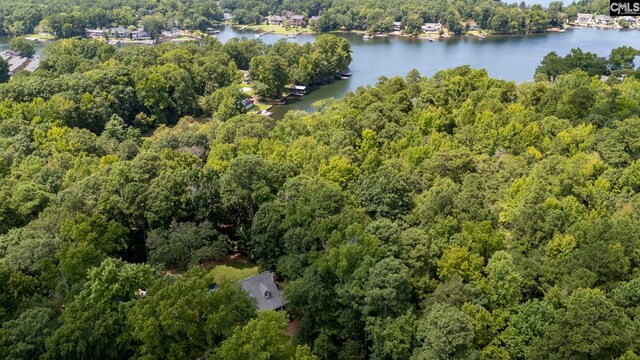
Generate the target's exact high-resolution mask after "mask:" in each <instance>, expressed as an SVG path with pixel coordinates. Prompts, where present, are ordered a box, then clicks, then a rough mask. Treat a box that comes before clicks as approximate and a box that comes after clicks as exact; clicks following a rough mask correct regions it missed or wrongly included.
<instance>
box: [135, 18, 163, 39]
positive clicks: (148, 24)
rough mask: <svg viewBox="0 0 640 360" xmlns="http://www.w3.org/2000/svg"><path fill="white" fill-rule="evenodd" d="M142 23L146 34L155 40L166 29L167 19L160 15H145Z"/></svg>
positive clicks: (141, 20)
mask: <svg viewBox="0 0 640 360" xmlns="http://www.w3.org/2000/svg"><path fill="white" fill-rule="evenodd" d="M140 23H141V24H142V27H143V28H144V30H145V31H146V32H148V33H149V34H151V36H152V37H153V38H154V39H155V38H157V37H158V35H160V33H161V32H162V30H163V29H164V28H165V19H164V18H163V17H162V15H160V14H154V15H145V16H143V17H142V19H140Z"/></svg>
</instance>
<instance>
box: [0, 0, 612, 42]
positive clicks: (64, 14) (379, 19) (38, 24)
mask: <svg viewBox="0 0 640 360" xmlns="http://www.w3.org/2000/svg"><path fill="white" fill-rule="evenodd" d="M608 8H609V2H608V1H605V0H581V1H578V2H575V3H572V4H570V5H568V6H565V5H563V3H562V1H555V2H552V3H550V4H549V6H548V8H547V9H544V8H543V7H542V6H540V5H536V4H533V5H529V4H526V3H525V2H524V1H522V2H520V3H516V2H513V3H509V4H508V3H505V2H500V1H494V0H448V1H439V0H403V1H400V2H399V1H397V0H303V1H298V0H295V1H294V0H220V1H219V2H216V1H214V0H204V1H200V0H197V1H195V0H179V1H178V0H163V1H141V0H118V1H99V2H96V1H78V0H54V1H42V0H30V1H15V0H0V34H10V35H24V34H29V33H33V32H34V31H35V30H36V28H38V29H39V30H40V31H49V32H51V33H53V34H54V35H55V36H57V37H63V38H68V37H74V36H83V35H84V31H85V29H86V28H104V27H108V26H116V25H119V26H124V27H132V26H137V25H139V24H142V25H145V27H146V28H147V29H149V30H150V31H152V32H154V33H158V32H159V30H161V29H162V28H163V27H169V28H171V27H174V26H178V27H180V28H184V29H191V30H201V31H205V30H206V29H207V28H209V27H212V26H215V25H217V24H220V23H221V22H222V21H223V12H229V13H230V14H231V15H232V16H233V21H234V22H235V23H238V24H255V23H262V22H264V18H265V17H266V16H269V15H276V14H278V15H279V14H283V13H285V12H289V13H298V14H302V15H306V16H307V17H311V16H319V19H318V21H317V22H316V23H314V24H313V26H314V29H315V30H317V31H331V30H339V29H346V30H368V31H385V32H386V31H388V30H389V28H390V27H391V25H392V23H393V22H394V21H401V22H402V23H403V28H404V29H405V31H406V32H408V33H412V32H415V31H419V30H420V27H421V26H422V25H423V24H424V22H441V23H442V24H443V25H445V26H446V27H447V28H448V29H449V30H450V31H451V32H452V33H459V32H460V31H462V30H463V28H464V25H463V23H464V22H466V21H469V20H474V21H476V23H477V25H478V26H480V27H481V28H482V29H486V30H490V31H493V32H497V33H523V32H541V31H544V30H546V29H547V28H548V27H550V26H558V25H561V24H562V23H563V21H564V20H566V19H571V20H575V18H576V15H577V14H578V13H579V12H582V13H584V12H586V13H599V14H607V13H608Z"/></svg>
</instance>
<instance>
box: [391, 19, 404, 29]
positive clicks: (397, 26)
mask: <svg viewBox="0 0 640 360" xmlns="http://www.w3.org/2000/svg"><path fill="white" fill-rule="evenodd" d="M391 30H393V31H400V30H402V22H400V21H394V22H393V24H391Z"/></svg>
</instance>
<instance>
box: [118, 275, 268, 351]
mask: <svg viewBox="0 0 640 360" xmlns="http://www.w3.org/2000/svg"><path fill="white" fill-rule="evenodd" d="M146 291H147V292H146V296H143V297H141V298H140V299H139V300H138V301H137V302H136V303H135V304H134V305H133V306H132V307H131V310H130V311H129V312H128V314H127V322H128V324H130V326H131V334H130V336H132V337H133V338H134V339H135V340H137V341H138V342H139V343H140V344H141V345H140V346H139V347H138V348H137V349H136V354H137V356H140V357H148V358H153V359H194V358H198V357H203V356H206V354H208V353H210V352H211V351H213V350H214V349H215V348H216V347H218V345H220V343H221V342H222V341H223V340H224V339H227V338H228V337H230V336H231V335H232V333H234V330H235V329H236V328H239V327H240V326H242V325H243V324H245V323H246V322H247V321H249V319H251V318H252V317H253V316H254V315H255V307H254V305H253V302H252V300H251V299H250V298H249V296H247V294H246V293H245V292H243V291H242V290H241V289H240V288H239V287H238V286H237V285H236V284H232V283H228V282H225V281H219V280H218V279H216V278H215V277H213V276H212V275H211V274H210V273H207V272H206V271H204V270H202V269H199V268H195V269H193V270H191V271H190V272H188V273H187V274H185V275H184V276H180V277H175V278H160V279H158V280H156V282H155V283H154V284H153V286H150V287H148V288H146Z"/></svg>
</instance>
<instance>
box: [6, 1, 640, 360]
mask: <svg viewBox="0 0 640 360" xmlns="http://www.w3.org/2000/svg"><path fill="white" fill-rule="evenodd" d="M53 4H55V2H54V3H53ZM52 6H53V5H52ZM635 54H636V52H635V50H633V49H630V48H621V49H616V50H614V52H612V54H611V56H610V57H609V58H608V59H605V58H599V57H598V56H596V55H594V54H590V53H584V52H582V51H580V50H578V49H576V50H574V51H572V52H571V53H570V54H569V55H567V56H566V57H564V58H561V57H559V56H557V55H555V54H549V55H548V56H547V57H545V59H544V60H543V61H542V63H541V66H540V67H539V68H538V71H537V75H536V80H537V81H536V82H531V83H524V84H520V85H517V84H515V83H514V82H507V81H501V80H496V79H492V78H490V77H489V76H488V75H487V73H486V71H484V70H479V69H470V68H468V67H460V68H456V69H450V70H443V71H440V72H438V73H436V74H435V75H434V76H432V77H425V76H421V75H420V74H419V73H418V71H412V72H411V73H409V74H408V75H407V76H406V78H399V77H396V78H381V79H380V81H379V83H378V84H377V85H376V86H374V87H363V88H360V89H358V90H357V91H356V92H355V93H352V94H348V95H347V96H346V97H345V98H344V99H342V100H337V101H336V100H332V99H328V100H324V101H321V102H318V103H317V104H316V107H317V109H318V111H316V112H314V113H312V114H308V113H304V112H296V111H293V112H289V113H288V114H287V115H286V116H285V118H284V119H283V120H281V121H277V122H276V121H274V120H272V119H271V118H268V117H264V116H259V115H255V114H244V113H243V112H244V111H243V108H242V107H241V106H239V102H240V101H241V100H242V96H241V92H240V91H239V90H238V87H239V86H240V85H239V83H240V82H241V81H242V77H241V75H240V73H239V71H238V69H248V70H249V71H250V72H251V73H253V75H252V78H253V77H256V79H252V81H254V82H256V83H254V86H256V87H262V88H263V90H264V91H265V96H266V95H267V94H269V93H270V92H269V89H271V88H270V87H275V88H274V89H275V90H273V89H272V91H275V92H277V91H278V90H279V89H280V88H279V87H280V86H282V81H271V80H272V79H284V78H285V77H286V80H287V81H297V82H301V83H305V80H306V81H308V82H312V81H314V79H322V78H323V77H325V76H327V75H330V74H334V73H335V72H336V71H341V70H343V69H344V67H345V64H346V65H348V63H349V62H350V50H349V48H348V43H347V44H345V43H344V42H343V40H340V39H338V38H336V37H334V36H331V35H323V36H321V37H319V38H318V40H317V42H316V43H314V44H308V45H304V46H301V45H295V44H290V43H286V42H279V43H277V44H275V45H273V46H265V45H264V44H262V43H261V42H260V41H256V40H237V41H236V40H234V41H230V42H228V43H226V44H224V45H223V44H221V43H219V42H218V41H217V40H215V39H207V40H203V41H200V42H189V43H183V44H180V45H172V44H162V45H159V46H154V47H127V48H125V49H124V50H122V51H117V50H116V48H114V47H112V46H109V45H106V44H104V43H102V42H99V41H89V40H78V39H69V40H62V41H58V42H56V43H54V44H53V45H52V46H51V47H50V48H49V49H48V50H47V51H46V52H45V54H44V59H43V64H42V66H41V68H40V69H38V70H37V71H36V72H35V73H33V74H30V73H26V72H24V73H20V74H18V75H17V76H15V77H13V78H11V79H10V80H9V82H7V83H5V84H0V99H2V101H1V102H0V177H2V181H0V322H1V324H2V325H1V327H0V354H2V355H1V356H2V357H3V358H6V359H36V358H42V359H93V358H100V359H127V358H136V359H137V358H144V359H194V358H208V359H253V358H265V359H266V358H269V359H290V358H295V359H364V358H372V359H568V358H570V359H637V358H638V354H640V342H639V339H640V277H639V275H640V272H639V269H640V267H639V266H640V253H639V250H638V249H639V248H640V210H639V206H640V197H639V195H638V192H639V191H640V145H639V144H638V140H637V139H638V138H639V137H640V133H639V131H640V117H639V116H640V98H639V94H640V80H638V79H636V76H635V75H636V72H635V69H634V67H633V57H634V56H635ZM629 59H631V60H629ZM265 64H267V65H265ZM273 64H276V65H277V66H271V65H273ZM274 69H275V70H274ZM263 72H268V73H263ZM280 72H284V73H282V74H280ZM605 74H609V75H611V76H610V77H609V78H608V80H606V81H603V80H604V78H601V75H605ZM142 134H145V135H144V136H143V135H142ZM232 251H233V252H241V253H243V254H246V255H247V256H249V257H250V258H251V259H253V260H254V261H256V262H257V264H258V265H259V266H260V267H261V268H262V269H264V270H269V271H273V272H275V274H276V276H277V277H278V278H279V279H281V280H282V281H283V282H284V284H285V285H284V293H285V296H286V298H287V299H288V301H289V305H288V309H289V311H288V317H289V319H294V320H296V321H297V325H298V330H299V331H298V334H297V336H296V337H293V338H290V337H288V336H286V335H285V332H284V330H285V328H286V326H287V321H288V318H287V315H285V313H283V312H272V311H266V312H256V310H255V308H254V306H253V304H252V300H251V299H250V298H249V297H248V295H246V294H245V293H244V292H243V291H241V290H240V288H239V287H238V286H237V284H236V283H235V281H237V279H232V278H229V274H230V273H231V270H230V269H229V270H227V269H228V268H227V267H215V268H214V269H213V271H210V270H208V269H207V268H206V267H203V266H202V265H203V264H204V263H206V262H207V261H210V260H217V259H224V258H225V257H226V256H227V255H228V254H229V253H230V252H232ZM220 269H222V270H220ZM212 283H215V284H217V288H216V291H213V292H212V291H210V290H209V289H210V286H211V284H212Z"/></svg>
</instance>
